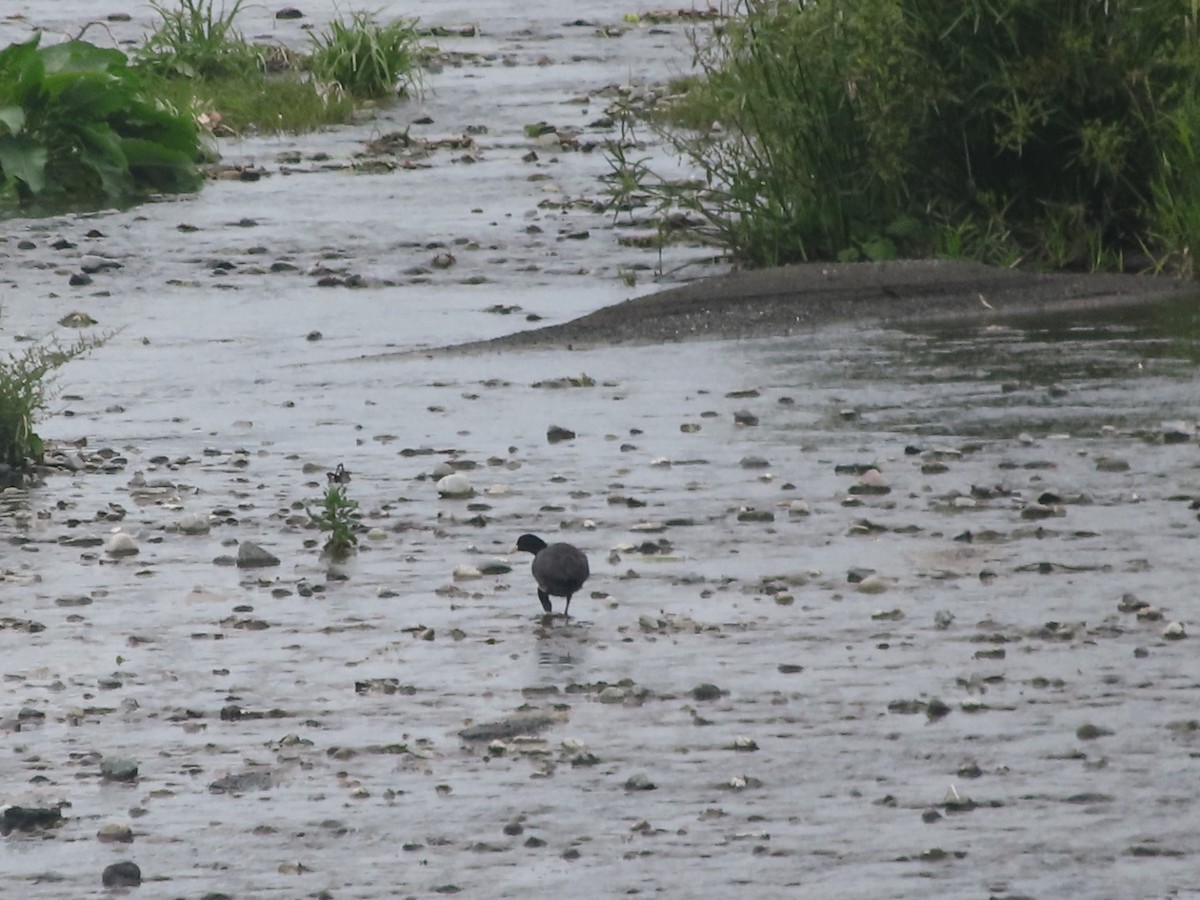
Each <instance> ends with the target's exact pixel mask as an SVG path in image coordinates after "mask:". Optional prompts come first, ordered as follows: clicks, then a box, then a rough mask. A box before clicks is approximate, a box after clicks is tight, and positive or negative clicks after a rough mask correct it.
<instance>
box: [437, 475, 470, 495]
mask: <svg viewBox="0 0 1200 900" xmlns="http://www.w3.org/2000/svg"><path fill="white" fill-rule="evenodd" d="M437 492H438V495H439V496H442V497H449V498H451V499H457V498H463V497H473V496H475V488H474V487H472V485H471V480H470V479H469V478H467V476H466V475H464V474H463V473H462V472H452V473H450V474H449V475H447V476H446V477H445V478H442V479H441V480H440V481H438V483H437Z"/></svg>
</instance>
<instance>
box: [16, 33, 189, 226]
mask: <svg viewBox="0 0 1200 900" xmlns="http://www.w3.org/2000/svg"><path fill="white" fill-rule="evenodd" d="M39 43H40V35H35V36H34V37H33V38H31V39H30V40H28V41H25V42H24V43H20V44H13V45H11V46H9V47H6V48H5V49H4V50H0V209H2V208H4V207H8V208H10V209H12V208H21V209H25V210H27V209H29V208H31V207H38V208H44V209H46V210H48V211H53V210H57V209H61V208H65V207H67V206H93V205H99V204H102V203H113V202H117V203H120V202H125V201H129V200H132V199H136V198H137V197H138V196H140V195H144V194H147V193H150V192H164V191H166V192H171V191H191V190H196V189H197V188H199V186H200V183H201V178H200V175H199V172H198V170H197V168H196V160H197V157H198V155H199V134H198V132H197V129H196V125H195V123H194V122H193V121H192V120H191V119H190V118H189V117H187V116H181V115H178V114H176V113H175V112H173V111H171V110H169V109H165V108H163V107H162V106H160V105H158V104H156V103H155V102H153V101H152V100H151V99H148V98H147V96H146V95H145V93H144V91H143V83H142V79H141V77H140V75H139V73H138V72H137V70H136V69H133V68H130V67H129V66H127V65H126V62H127V60H126V57H125V54H123V53H121V52H120V51H119V50H107V49H104V48H101V47H96V46H94V45H92V44H89V43H87V42H85V41H67V42H65V43H62V44H56V45H53V46H48V47H41V46H39Z"/></svg>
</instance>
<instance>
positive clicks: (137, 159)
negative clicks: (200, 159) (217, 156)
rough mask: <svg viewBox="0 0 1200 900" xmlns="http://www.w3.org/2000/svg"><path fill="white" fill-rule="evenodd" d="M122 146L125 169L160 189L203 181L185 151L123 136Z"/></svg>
mask: <svg viewBox="0 0 1200 900" xmlns="http://www.w3.org/2000/svg"><path fill="white" fill-rule="evenodd" d="M122 147H123V148H124V150H125V158H126V159H128V160H129V171H130V172H132V173H133V175H134V177H135V178H136V179H137V180H138V182H139V183H145V184H147V185H150V186H151V187H153V188H155V189H156V190H160V191H187V190H196V189H197V188H198V187H200V185H201V184H202V183H203V181H204V179H203V177H202V176H201V175H200V172H199V170H198V169H197V168H196V164H195V162H194V161H193V159H192V157H191V155H189V154H188V153H184V152H180V151H178V150H172V149H169V148H167V147H164V146H163V145H162V144H157V143H154V142H153V141H144V140H139V139H137V138H129V139H126V140H125V141H124V142H123V143H122Z"/></svg>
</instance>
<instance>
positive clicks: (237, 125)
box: [147, 72, 354, 134]
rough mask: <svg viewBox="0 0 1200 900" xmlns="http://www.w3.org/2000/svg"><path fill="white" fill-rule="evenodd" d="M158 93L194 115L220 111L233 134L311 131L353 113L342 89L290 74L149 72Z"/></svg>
mask: <svg viewBox="0 0 1200 900" xmlns="http://www.w3.org/2000/svg"><path fill="white" fill-rule="evenodd" d="M147 82H148V83H149V84H151V85H152V87H153V91H154V93H155V95H156V96H158V97H161V98H162V99H163V100H164V101H165V102H167V103H169V104H170V105H172V106H173V107H174V108H176V109H179V110H184V111H186V112H187V113H188V115H190V116H192V117H193V118H196V117H199V116H208V117H210V118H211V117H213V115H214V113H219V114H220V123H221V125H223V126H225V127H227V128H229V129H232V130H233V131H234V132H238V133H241V132H244V131H246V130H247V129H250V128H253V129H256V130H257V131H258V132H259V133H261V134H274V133H278V132H291V133H294V132H303V131H312V130H314V129H316V128H320V127H322V126H325V125H340V124H344V123H346V122H349V121H351V119H352V118H353V116H354V101H353V100H351V99H350V98H349V97H347V96H345V95H344V94H342V93H341V92H340V91H324V90H321V89H320V86H319V85H315V84H313V83H312V82H311V81H306V80H302V79H301V78H298V77H296V76H295V74H294V73H288V72H280V73H278V74H270V75H263V74H256V75H252V76H247V77H242V76H224V77H213V78H203V79H201V78H194V79H193V78H164V77H162V76H157V75H153V76H148V77H147Z"/></svg>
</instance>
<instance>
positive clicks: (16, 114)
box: [0, 106, 25, 134]
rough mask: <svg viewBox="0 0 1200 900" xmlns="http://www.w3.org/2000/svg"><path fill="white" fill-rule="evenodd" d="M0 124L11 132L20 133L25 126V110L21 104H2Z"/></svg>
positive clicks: (0, 107)
mask: <svg viewBox="0 0 1200 900" xmlns="http://www.w3.org/2000/svg"><path fill="white" fill-rule="evenodd" d="M0 125H3V126H5V127H6V128H7V129H8V130H9V133H10V134H20V133H21V129H23V128H24V127H25V110H23V109H21V107H19V106H0Z"/></svg>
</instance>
